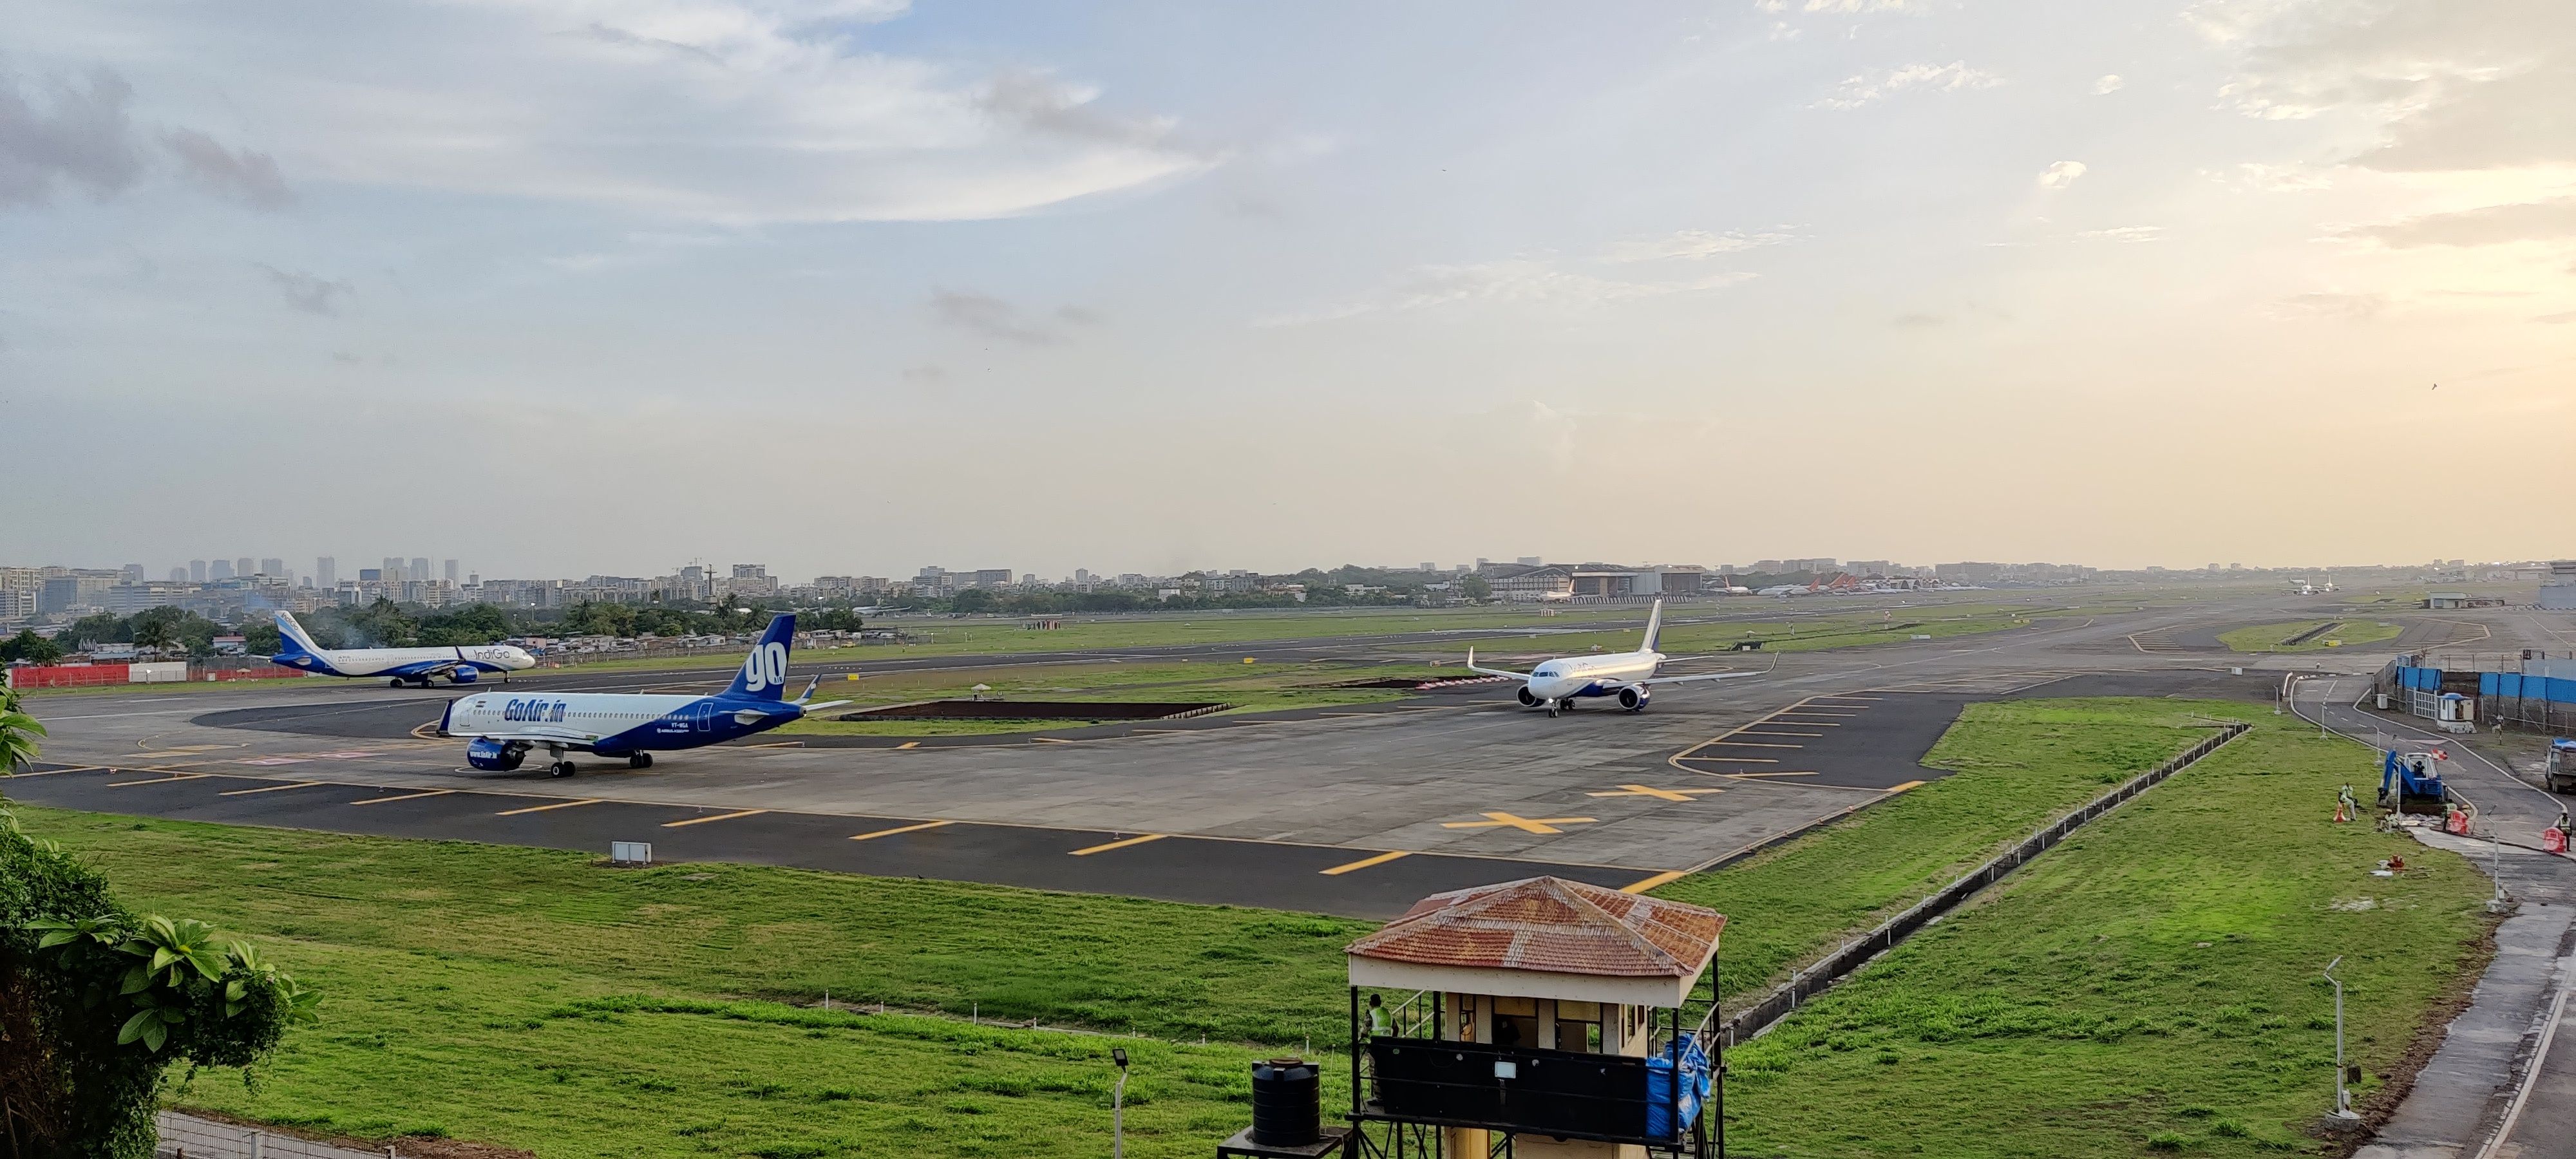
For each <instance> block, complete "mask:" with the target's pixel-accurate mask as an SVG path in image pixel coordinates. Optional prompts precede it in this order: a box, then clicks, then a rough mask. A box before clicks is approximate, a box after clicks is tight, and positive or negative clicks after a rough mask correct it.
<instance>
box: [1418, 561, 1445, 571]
mask: <svg viewBox="0 0 2576 1159" xmlns="http://www.w3.org/2000/svg"><path fill="white" fill-rule="evenodd" d="M1413 570H1415V571H1438V570H1440V565H1439V564H1436V563H1433V562H1431V561H1430V560H1427V559H1426V560H1423V561H1422V565H1421V566H1420V567H1417V568H1415V569H1413Z"/></svg>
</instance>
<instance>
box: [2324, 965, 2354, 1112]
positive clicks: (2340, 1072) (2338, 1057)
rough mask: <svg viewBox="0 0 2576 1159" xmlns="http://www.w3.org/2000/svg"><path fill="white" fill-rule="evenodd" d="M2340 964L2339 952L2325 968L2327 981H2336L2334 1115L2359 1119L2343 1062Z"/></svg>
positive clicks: (2348, 1076) (2348, 1074)
mask: <svg viewBox="0 0 2576 1159" xmlns="http://www.w3.org/2000/svg"><path fill="white" fill-rule="evenodd" d="M2340 965H2343V955H2341V954H2337V955H2335V960H2334V961H2331V962H2328V963H2326V968H2325V976H2326V981H2328V982H2332V983H2334V990H2335V1109H2334V1115H2333V1117H2334V1118H2337V1119H2357V1118H2360V1117H2361V1116H2359V1115H2356V1114H2353V1113H2352V1089H2351V1088H2350V1087H2349V1086H2346V1085H2345V1084H2346V1082H2347V1081H2348V1080H2349V1079H2350V1078H2351V1077H2352V1072H2351V1071H2350V1070H2347V1069H2345V1068H2344V1063H2343V980H2342V979H2340V978H2337V977H2335V976H2334V969H2335V967H2337V966H2340Z"/></svg>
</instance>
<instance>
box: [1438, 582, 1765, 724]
mask: <svg viewBox="0 0 2576 1159" xmlns="http://www.w3.org/2000/svg"><path fill="white" fill-rule="evenodd" d="M1663 627H1664V601H1662V600H1656V601H1655V610H1654V611H1653V612H1651V613H1649V614H1648V615H1647V616H1646V639H1645V642H1644V643H1642V644H1639V645H1638V646H1637V650H1636V651H1634V652H1614V653H1607V654H1604V655H1599V656H1565V657H1560V658H1558V659H1555V660H1550V661H1547V662H1545V663H1543V664H1540V665H1539V666H1538V667H1537V668H1534V669H1532V670H1530V671H1528V672H1512V671H1508V670H1505V669H1501V668H1479V667H1477V666H1476V650H1475V649H1473V648H1469V649H1468V650H1467V669H1468V671H1471V672H1480V673H1483V674H1484V675H1487V676H1509V677H1512V678H1513V679H1516V680H1519V681H1521V689H1520V693H1519V698H1520V702H1521V704H1522V705H1523V706H1524V707H1528V708H1541V707H1544V708H1546V709H1547V714H1548V715H1549V716H1555V715H1556V714H1557V713H1558V712H1559V711H1560V710H1564V709H1571V708H1573V707H1574V702H1575V700H1577V699H1578V698H1581V697H1586V696H1615V697H1618V698H1619V707H1621V708H1624V709H1627V710H1628V711H1630V712H1644V711H1645V710H1646V702H1647V701H1648V700H1649V699H1652V698H1653V696H1654V688H1655V686H1656V685H1659V684H1687V683H1690V682H1693V681H1699V680H1733V679H1736V678H1737V677H1742V676H1760V675H1762V674H1761V673H1759V672H1704V673H1701V674H1699V675H1696V676H1657V675H1655V669H1656V668H1658V667H1660V666H1662V664H1663V662H1664V660H1665V656H1664V654H1663V653H1661V652H1658V651H1655V637H1656V636H1657V635H1659V634H1660V633H1661V632H1662V631H1663Z"/></svg>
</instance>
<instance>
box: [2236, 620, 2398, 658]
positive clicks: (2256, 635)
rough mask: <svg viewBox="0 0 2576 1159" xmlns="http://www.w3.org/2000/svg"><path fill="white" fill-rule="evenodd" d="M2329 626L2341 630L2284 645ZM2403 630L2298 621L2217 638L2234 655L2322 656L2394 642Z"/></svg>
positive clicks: (2371, 623)
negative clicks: (2336, 650)
mask: <svg viewBox="0 0 2576 1159" xmlns="http://www.w3.org/2000/svg"><path fill="white" fill-rule="evenodd" d="M2333 623H2340V624H2342V625H2343V626H2342V627H2339V628H2336V629H2334V630H2333V631H2330V632H2326V633H2324V634H2322V635H2319V636H2317V637H2316V638H2314V639H2311V640H2302V641H2300V642H2299V643H2296V644H2291V643H2287V642H2286V641H2288V640H2289V638H2290V637H2292V636H2296V635H2298V634H2299V633H2301V632H2305V631H2308V630H2309V629H2311V628H2316V627H2320V626H2322V625H2325V624H2333ZM2405 630H2406V629H2405V628H2404V627H2402V626H2400V625H2397V624H2392V623H2387V622H2384V621H2380V620H2370V619H2353V620H2341V621H2337V620H2301V621H2299V622H2297V623H2294V624H2259V625H2256V626H2254V627H2251V628H2238V629H2236V630H2235V631H2232V632H2221V633H2219V634H2218V642H2219V643H2221V644H2225V645H2227V646H2228V648H2229V649H2231V650H2233V651H2237V652H2322V651H2324V650H2326V649H2327V648H2353V647H2358V646H2360V645H2363V644H2376V643H2378V642H2380V641H2382V640H2394V639H2396V638H2397V636H2398V634H2399V633H2401V632H2404V631H2405ZM2329 640H2332V641H2336V643H2332V644H2329V643H2327V641H2329Z"/></svg>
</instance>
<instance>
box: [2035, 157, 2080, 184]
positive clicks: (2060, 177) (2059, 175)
mask: <svg viewBox="0 0 2576 1159" xmlns="http://www.w3.org/2000/svg"><path fill="white" fill-rule="evenodd" d="M2082 176H2084V163H2083V162H2081V161H2060V162H2057V163H2056V164H2054V165H2051V166H2049V167H2048V168H2047V170H2046V171H2044V172H2042V173H2041V174H2040V175H2039V187H2040V188H2042V189H2064V188H2066V187H2067V186H2069V185H2073V184H2075V179H2076V178H2078V177H2082Z"/></svg>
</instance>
